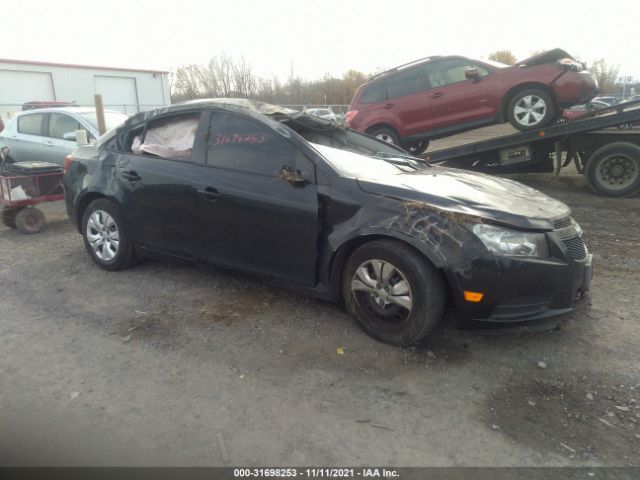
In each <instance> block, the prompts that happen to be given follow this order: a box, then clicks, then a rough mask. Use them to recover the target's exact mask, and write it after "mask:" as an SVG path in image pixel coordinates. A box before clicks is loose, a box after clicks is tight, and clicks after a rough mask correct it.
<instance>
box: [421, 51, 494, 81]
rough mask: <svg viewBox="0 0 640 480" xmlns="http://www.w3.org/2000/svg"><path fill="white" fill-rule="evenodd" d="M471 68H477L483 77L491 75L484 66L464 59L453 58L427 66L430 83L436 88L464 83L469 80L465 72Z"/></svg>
mask: <svg viewBox="0 0 640 480" xmlns="http://www.w3.org/2000/svg"><path fill="white" fill-rule="evenodd" d="M470 67H473V68H476V69H477V70H478V72H479V73H480V76H481V77H485V76H487V75H489V70H487V69H486V68H485V67H483V66H482V65H478V64H477V63H473V62H471V61H469V60H466V59H464V58H451V59H448V60H441V61H439V62H434V63H433V64H430V65H428V66H427V76H428V77H429V83H430V84H431V86H432V87H434V88H435V87H442V86H444V85H449V84H451V83H458V82H464V81H465V80H467V77H466V75H465V73H464V72H465V70H466V69H467V68H470Z"/></svg>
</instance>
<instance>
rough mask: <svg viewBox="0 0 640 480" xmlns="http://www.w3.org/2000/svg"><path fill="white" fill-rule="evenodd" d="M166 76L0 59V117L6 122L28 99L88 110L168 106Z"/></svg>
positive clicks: (130, 110) (159, 72)
mask: <svg viewBox="0 0 640 480" xmlns="http://www.w3.org/2000/svg"><path fill="white" fill-rule="evenodd" d="M168 76H169V72H166V71H162V70H132V69H126V68H113V67H96V66H89V65H69V64H63V63H50V62H32V61H26V60H8V59H0V117H2V118H5V119H7V118H10V117H11V116H12V115H13V113H15V112H18V111H20V110H22V105H23V104H24V103H26V102H32V101H58V102H75V103H76V104H77V105H80V106H93V105H94V98H93V96H94V95H95V94H101V95H102V100H103V103H104V106H105V108H107V109H112V110H119V111H121V112H124V113H127V114H133V113H136V112H139V111H142V110H150V109H152V108H155V107H161V106H166V105H169V104H170V103H171V97H170V93H169V81H168Z"/></svg>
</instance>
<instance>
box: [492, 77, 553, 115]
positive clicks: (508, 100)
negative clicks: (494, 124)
mask: <svg viewBox="0 0 640 480" xmlns="http://www.w3.org/2000/svg"><path fill="white" fill-rule="evenodd" d="M529 88H539V89H542V90H544V91H545V92H546V93H547V94H549V96H550V97H551V99H552V100H553V103H554V107H555V105H557V99H556V96H555V94H554V93H553V89H551V88H550V87H549V86H548V85H545V84H544V83H541V82H524V83H519V84H517V85H514V86H512V87H511V88H510V89H509V90H507V93H506V94H505V95H504V97H502V104H501V105H500V122H506V121H508V118H509V114H508V112H507V109H508V108H509V103H511V100H512V99H513V97H514V96H515V95H516V94H517V93H518V92H521V91H522V90H527V89H529Z"/></svg>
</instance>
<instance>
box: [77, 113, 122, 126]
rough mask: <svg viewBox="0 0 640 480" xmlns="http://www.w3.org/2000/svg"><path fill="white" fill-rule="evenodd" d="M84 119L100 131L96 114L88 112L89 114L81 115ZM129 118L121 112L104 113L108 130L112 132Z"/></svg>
mask: <svg viewBox="0 0 640 480" xmlns="http://www.w3.org/2000/svg"><path fill="white" fill-rule="evenodd" d="M78 115H80V116H81V117H82V118H84V119H85V120H86V121H87V122H89V123H90V124H91V126H92V127H94V128H95V129H96V130H98V118H97V117H96V112H87V113H79V114H78ZM127 118H129V117H128V116H127V115H125V114H124V113H120V112H104V121H105V123H106V127H107V128H106V130H107V131H108V130H111V129H112V128H114V127H117V126H118V125H120V124H121V123H124V121H125V120H126V119H127Z"/></svg>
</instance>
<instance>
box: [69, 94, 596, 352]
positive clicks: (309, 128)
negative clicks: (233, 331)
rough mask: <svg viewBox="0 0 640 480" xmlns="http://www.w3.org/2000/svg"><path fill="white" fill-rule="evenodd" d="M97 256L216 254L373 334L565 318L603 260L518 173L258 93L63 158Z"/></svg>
mask: <svg viewBox="0 0 640 480" xmlns="http://www.w3.org/2000/svg"><path fill="white" fill-rule="evenodd" d="M66 166H67V172H66V175H65V178H64V185H65V192H66V205H67V211H68V213H69V216H70V219H71V221H72V223H73V224H74V225H75V226H76V227H77V229H78V231H79V232H80V233H81V234H82V236H83V237H84V243H85V245H86V248H87V251H88V252H89V255H90V256H91V258H92V259H93V260H94V261H95V262H96V263H97V264H98V265H99V266H101V267H102V268H105V269H109V270H118V269H123V268H126V267H129V266H131V265H132V264H133V263H134V262H135V261H136V259H138V258H140V257H145V256H170V257H174V258H175V257H180V258H184V259H189V260H199V261H206V262H210V263H213V264H217V265H221V266H224V267H229V268H233V269H237V270H239V271H244V272H248V273H252V274H257V275H260V276H262V277H264V278H266V279H268V280H270V281H272V282H275V283H278V284H280V285H283V286H288V287H295V288H298V289H301V290H304V291H307V292H309V293H311V294H313V295H316V296H318V297H321V298H325V299H330V300H336V301H339V300H343V301H344V303H345V304H346V306H347V308H348V310H349V311H350V312H351V313H352V314H353V316H354V318H355V319H356V321H357V322H358V324H359V325H360V326H361V327H362V328H363V329H364V330H365V331H366V332H367V333H369V334H370V335H372V336H373V337H375V338H377V339H379V340H381V341H384V342H387V343H391V344H395V345H409V344H414V343H416V342H419V341H420V340H422V339H423V338H425V337H426V336H427V335H428V334H429V333H430V332H432V331H433V329H434V328H435V327H436V326H437V325H438V323H439V322H440V321H441V320H442V318H443V316H444V315H445V314H446V313H448V312H450V313H452V314H453V316H454V317H455V318H457V319H458V321H459V323H461V324H463V325H466V326H471V325H477V326H498V327H517V326H523V325H526V326H529V325H533V324H536V325H537V324H538V323H540V322H544V323H545V324H546V323H549V321H552V322H557V319H558V318H560V317H562V316H564V315H566V314H567V313H569V312H571V311H572V309H573V308H574V307H575V306H576V305H577V304H578V303H580V300H581V299H582V297H583V296H584V294H585V292H586V291H587V290H588V288H589V283H590V280H591V258H592V256H591V255H589V254H588V252H587V249H586V247H585V244H584V242H583V240H582V233H581V230H580V227H579V226H578V225H577V224H576V222H575V221H574V220H573V219H572V218H571V216H570V211H569V208H568V207H567V206H566V205H564V204H563V203H560V202H558V201H556V200H553V199H551V198H549V197H547V196H545V195H544V194H542V193H540V192H538V191H536V190H533V189H531V188H529V187H526V186H524V185H521V184H519V183H517V182H513V181H510V180H505V179H500V178H494V177H489V176H486V175H482V174H477V173H470V172H465V171H460V170H455V169H447V168H440V167H434V166H431V165H429V164H428V163H427V162H426V161H424V160H420V159H417V158H415V157H411V156H409V155H408V154H406V152H404V151H402V150H400V149H397V148H396V147H394V146H391V145H388V144H385V143H384V142H381V141H379V140H377V139H374V138H372V137H369V136H367V135H363V134H360V133H357V132H354V131H352V130H348V129H344V128H342V127H340V126H338V125H336V124H335V123H332V122H328V121H325V120H322V119H319V118H314V117H310V116H306V115H304V114H299V113H296V112H294V111H291V110H287V109H283V108H281V107H277V106H273V105H268V104H263V103H259V102H252V101H247V100H232V99H219V100H207V101H197V102H190V103H185V104H181V105H175V106H172V107H167V108H163V109H158V110H154V111H152V112H146V113H140V114H138V115H136V116H134V117H131V118H130V119H129V120H128V121H127V122H126V123H125V124H124V125H122V126H120V127H118V128H117V129H116V130H113V131H111V132H108V133H107V134H105V135H104V136H102V137H101V138H100V139H99V140H98V142H97V143H96V144H95V145H91V146H84V147H79V148H78V149H77V150H76V151H75V152H74V153H73V156H72V158H69V159H68V161H67V162H66Z"/></svg>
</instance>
